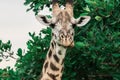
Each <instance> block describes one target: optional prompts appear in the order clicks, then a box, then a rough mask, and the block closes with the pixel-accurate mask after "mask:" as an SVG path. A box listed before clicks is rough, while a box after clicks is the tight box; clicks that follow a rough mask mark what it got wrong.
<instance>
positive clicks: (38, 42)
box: [6, 0, 120, 80]
mask: <svg viewBox="0 0 120 80" xmlns="http://www.w3.org/2000/svg"><path fill="white" fill-rule="evenodd" d="M59 3H60V5H63V4H65V0H61V1H59ZM24 4H25V5H28V6H30V8H29V9H28V10H27V11H29V10H33V11H34V12H35V14H37V13H38V11H39V10H43V9H44V8H45V7H48V8H49V9H50V11H51V8H50V7H49V6H50V5H51V1H49V0H26V1H25V3H24ZM119 9H120V0H102V1H101V0H74V17H75V18H77V17H79V16H82V15H90V16H91V21H90V22H89V23H88V24H87V25H86V26H84V27H82V28H77V27H76V28H75V34H76V35H75V47H74V48H71V49H68V50H67V55H66V58H65V69H64V73H63V77H62V80H120V76H119V75H120V10H119ZM29 35H30V37H31V39H30V40H28V42H27V47H28V50H27V52H26V54H24V53H23V51H22V49H18V53H17V55H18V56H19V59H18V60H17V63H16V71H15V72H17V75H18V76H17V78H18V79H16V80H19V79H22V80H38V78H39V75H40V73H41V69H42V65H43V62H44V59H45V56H46V53H47V51H48V48H49V45H48V44H49V43H50V39H51V29H50V28H47V29H43V30H41V31H40V33H39V35H36V34H35V33H29ZM42 35H44V37H43V36H42ZM9 77H11V76H9ZM6 80H10V79H6Z"/></svg>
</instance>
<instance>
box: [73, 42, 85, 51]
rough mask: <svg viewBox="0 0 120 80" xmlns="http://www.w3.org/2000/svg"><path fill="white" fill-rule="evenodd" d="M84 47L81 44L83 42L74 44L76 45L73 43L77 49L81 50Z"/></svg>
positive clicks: (83, 44)
mask: <svg viewBox="0 0 120 80" xmlns="http://www.w3.org/2000/svg"><path fill="white" fill-rule="evenodd" d="M85 46H86V44H85V43H83V42H76V43H75V47H76V48H77V49H79V48H83V47H85Z"/></svg>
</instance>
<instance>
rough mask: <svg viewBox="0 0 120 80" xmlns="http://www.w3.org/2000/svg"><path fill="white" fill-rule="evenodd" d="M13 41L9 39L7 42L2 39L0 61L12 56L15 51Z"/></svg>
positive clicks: (0, 42)
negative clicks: (13, 50) (12, 49)
mask: <svg viewBox="0 0 120 80" xmlns="http://www.w3.org/2000/svg"><path fill="white" fill-rule="evenodd" d="M11 46H12V44H11V42H10V41H8V42H6V43H4V42H2V40H0V62H1V61H2V60H3V59H7V58H8V57H11V58H13V57H12V55H13V52H11Z"/></svg>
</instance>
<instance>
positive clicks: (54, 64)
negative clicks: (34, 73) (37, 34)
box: [41, 40, 66, 80]
mask: <svg viewBox="0 0 120 80" xmlns="http://www.w3.org/2000/svg"><path fill="white" fill-rule="evenodd" d="M65 54H66V48H65V47H63V46H60V45H58V44H56V43H55V42H54V40H52V41H51V44H50V48H49V51H48V53H47V56H46V60H45V62H44V65H43V69H42V77H41V80H61V77H62V72H63V68H64V57H65Z"/></svg>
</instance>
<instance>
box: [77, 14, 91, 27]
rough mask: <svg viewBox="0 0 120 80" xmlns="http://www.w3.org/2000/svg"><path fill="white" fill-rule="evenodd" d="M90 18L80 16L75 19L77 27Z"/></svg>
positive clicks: (84, 23)
mask: <svg viewBox="0 0 120 80" xmlns="http://www.w3.org/2000/svg"><path fill="white" fill-rule="evenodd" d="M90 19H91V18H90V16H82V17H80V18H78V19H76V20H75V24H76V25H77V26H78V27H82V26H84V25H86V24H87V23H88V22H89V21H90Z"/></svg>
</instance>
